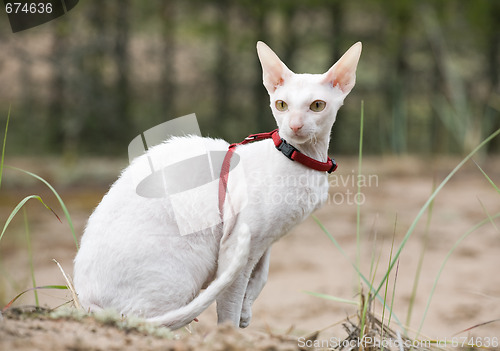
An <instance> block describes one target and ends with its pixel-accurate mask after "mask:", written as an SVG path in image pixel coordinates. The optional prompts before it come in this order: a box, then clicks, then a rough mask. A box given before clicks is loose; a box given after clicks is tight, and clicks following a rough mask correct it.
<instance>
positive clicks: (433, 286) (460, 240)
mask: <svg viewBox="0 0 500 351" xmlns="http://www.w3.org/2000/svg"><path fill="white" fill-rule="evenodd" d="M499 217H500V213H497V214H496V215H494V216H492V217H491V218H486V219H484V220H482V221H481V222H479V223H477V224H476V225H475V226H473V227H472V228H471V229H469V230H468V231H467V232H466V233H465V234H463V235H462V236H461V237H460V238H459V239H458V240H457V241H456V242H455V244H454V245H453V247H452V248H451V249H450V251H448V253H447V254H446V257H445V258H444V260H443V263H441V267H439V270H438V273H437V275H436V279H434V284H433V285H432V289H431V293H430V294H429V298H428V299H427V305H426V306H425V310H424V314H423V316H422V320H421V321H420V326H419V327H418V331H417V335H416V337H415V338H418V336H419V335H420V332H421V331H422V327H423V326H424V321H425V318H426V317H427V312H428V311H429V306H430V304H431V301H432V297H433V296H434V292H435V290H436V287H437V284H438V281H439V278H440V277H441V273H443V270H444V267H445V265H446V263H447V262H448V259H449V258H450V256H451V255H452V253H453V252H454V251H455V249H456V248H457V247H458V246H459V245H460V244H461V243H462V241H464V240H465V239H466V238H467V237H468V236H469V235H470V234H472V233H473V232H474V231H476V230H477V229H479V228H480V227H482V226H483V225H485V224H486V223H489V222H490V221H491V219H492V218H493V219H495V218H499Z"/></svg>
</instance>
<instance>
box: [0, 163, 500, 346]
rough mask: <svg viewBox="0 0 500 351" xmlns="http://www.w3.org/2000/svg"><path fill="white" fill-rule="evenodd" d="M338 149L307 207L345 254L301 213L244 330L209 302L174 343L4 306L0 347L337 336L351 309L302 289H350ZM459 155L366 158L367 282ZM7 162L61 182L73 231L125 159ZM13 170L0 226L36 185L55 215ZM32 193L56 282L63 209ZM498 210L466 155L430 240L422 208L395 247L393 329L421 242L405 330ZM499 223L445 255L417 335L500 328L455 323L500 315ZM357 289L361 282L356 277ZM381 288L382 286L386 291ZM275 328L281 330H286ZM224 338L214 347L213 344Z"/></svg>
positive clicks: (21, 276)
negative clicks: (219, 316)
mask: <svg viewBox="0 0 500 351" xmlns="http://www.w3.org/2000/svg"><path fill="white" fill-rule="evenodd" d="M337 158H338V161H340V164H341V167H340V169H339V170H338V171H337V172H336V173H335V174H334V175H332V176H331V178H330V184H331V194H330V195H331V196H330V203H329V204H328V205H326V206H325V207H323V208H322V209H320V210H319V211H317V212H316V213H315V216H316V217H317V218H318V219H319V221H321V223H322V224H323V225H324V227H325V228H326V229H327V230H328V231H329V232H330V233H331V234H332V235H333V237H334V238H335V239H336V240H337V241H338V243H339V244H340V245H341V247H342V249H343V251H344V252H345V256H344V255H343V254H342V253H341V252H340V251H339V250H338V249H337V248H336V246H335V245H334V244H333V243H332V241H331V240H330V239H329V238H328V237H327V236H326V235H325V234H324V233H323V231H322V229H321V228H320V227H319V226H318V224H317V223H316V222H315V221H314V219H312V218H308V219H306V220H305V221H304V222H303V223H302V224H301V225H299V226H297V227H296V228H295V229H294V230H293V231H292V232H291V233H290V234H289V235H288V236H286V237H285V238H283V239H282V240H281V241H279V242H278V243H276V244H275V245H274V247H273V249H272V259H271V268H270V277H269V281H268V283H267V285H266V287H265V288H264V290H263V292H262V294H261V296H260V297H259V299H258V300H257V301H256V303H255V305H254V308H253V321H252V324H251V325H250V327H249V328H247V329H246V330H243V331H233V330H230V329H228V328H225V329H217V328H215V321H216V317H215V308H214V306H212V307H211V308H209V309H208V310H207V311H206V312H205V313H203V314H202V315H201V316H200V317H199V322H198V323H193V324H195V325H193V326H192V334H191V335H190V336H189V335H188V336H187V339H188V341H186V339H185V338H186V337H185V338H184V339H183V340H181V341H179V340H177V341H168V342H167V341H165V340H162V339H158V338H155V337H151V336H144V335H142V334H141V333H131V332H120V331H117V330H114V329H113V328H112V327H110V326H106V325H104V326H102V325H97V324H94V323H93V322H89V321H88V320H87V321H86V322H75V321H66V320H49V319H47V318H34V319H33V318H29V319H27V320H24V319H19V318H17V317H16V318H14V317H12V316H11V317H8V316H7V315H5V316H4V318H3V321H0V350H8V349H12V347H14V349H19V350H29V349H33V348H39V347H41V348H39V349H44V348H43V347H42V346H39V344H40V345H45V346H47V345H50V347H49V346H47V349H49V348H50V349H61V350H63V349H82V350H83V349H85V350H100V349H128V347H130V349H172V350H177V349H179V350H183V349H198V348H197V346H196V345H198V346H199V345H201V343H203V342H207V340H212V342H214V340H218V341H220V340H222V341H224V340H226V339H231V338H232V339H234V340H237V341H238V342H241V344H238V345H239V346H234V347H233V348H232V349H273V348H274V349H297V348H298V346H297V344H298V341H297V339H298V337H300V336H301V335H306V334H309V333H311V332H314V331H316V330H323V329H324V330H323V331H322V333H321V334H320V336H319V339H328V338H331V337H336V338H343V337H345V336H346V335H345V332H344V331H343V330H342V329H341V326H340V325H336V326H332V327H330V326H331V325H334V324H336V323H337V322H340V321H342V320H344V319H345V318H346V317H347V316H349V315H352V314H354V313H355V312H356V308H357V307H356V306H354V305H349V304H345V303H340V302H336V301H330V300H326V299H322V298H318V297H315V296H311V295H309V294H306V293H305V292H304V291H311V292H316V293H322V294H328V295H333V296H336V297H339V298H343V299H347V300H352V301H358V299H359V294H358V291H359V285H358V278H357V275H356V271H355V269H354V268H353V265H352V263H353V262H355V261H356V251H357V245H356V216H357V206H356V204H355V201H354V200H355V199H354V195H353V194H354V193H355V191H356V184H354V182H355V178H354V174H355V172H357V160H356V159H351V158H343V157H337ZM458 161H459V160H452V159H439V158H434V159H433V160H427V161H424V160H422V159H413V158H398V159H394V158H377V159H368V158H365V160H364V164H363V174H364V175H365V177H364V178H363V179H364V181H365V182H364V183H363V184H362V185H363V186H362V187H361V192H362V193H363V197H362V200H363V203H362V205H361V206H360V210H361V217H360V218H361V220H360V224H361V225H360V239H361V246H360V260H361V268H360V270H361V272H362V273H363V274H364V275H365V276H366V277H367V278H368V279H370V276H371V275H370V266H371V262H375V264H374V265H373V269H372V271H374V272H375V273H374V278H373V279H374V280H373V281H374V285H375V286H378V285H379V284H380V281H381V279H382V277H383V275H384V273H385V271H386V269H387V266H388V260H389V255H390V251H391V243H392V239H393V236H394V240H395V247H398V246H399V245H400V244H401V242H402V241H403V238H404V236H405V234H406V232H407V231H408V228H409V227H410V225H411V223H412V222H413V220H414V219H415V217H416V216H417V214H418V212H419V210H420V208H421V207H422V205H423V204H424V203H425V202H426V200H427V198H428V197H429V195H430V193H431V192H432V189H433V187H434V186H437V185H439V183H440V182H441V181H442V180H443V179H444V178H445V176H446V175H447V174H448V172H449V171H451V170H452V169H453V167H454V166H455V165H456V164H457V163H458ZM478 162H479V163H480V164H481V165H482V167H483V168H484V169H485V171H486V172H487V173H488V175H489V176H490V177H491V179H492V180H493V181H494V182H495V183H496V184H500V160H498V159H483V160H481V161H478ZM11 164H15V165H18V166H21V167H23V168H25V169H28V170H31V171H35V172H38V173H40V175H42V176H44V177H46V178H47V179H48V180H50V181H51V182H52V184H53V185H54V186H55V187H56V188H57V189H59V190H60V192H61V196H62V197H63V199H64V200H65V201H66V204H67V206H68V208H69V211H70V213H71V215H72V218H73V221H74V224H75V228H76V232H77V233H81V232H82V229H83V226H84V224H85V221H86V218H87V217H88V216H89V214H90V213H91V211H92V209H93V208H94V207H95V206H96V205H97V203H98V202H99V200H100V198H101V197H102V195H103V194H104V192H105V191H106V185H104V184H109V182H112V181H113V178H114V177H116V175H117V174H118V169H119V168H120V167H121V166H123V165H124V163H123V162H122V163H120V162H115V163H113V162H108V161H106V160H102V161H95V160H93V161H82V162H81V163H79V164H77V165H76V166H75V168H74V169H73V170H72V171H67V170H66V171H63V170H62V168H61V167H62V166H57V165H54V164H53V163H52V164H51V165H50V166H49V164H48V163H47V162H46V161H45V160H14V161H13V162H11ZM23 177H24V176H21V175H19V174H16V173H15V172H14V171H12V170H8V171H7V173H6V175H5V177H4V179H3V181H2V189H1V190H0V195H1V196H0V218H1V219H2V220H1V222H2V226H3V222H4V221H5V220H6V218H7V217H8V214H9V213H10V211H11V210H12V209H13V208H14V207H15V205H16V203H17V202H19V201H20V200H21V199H22V198H23V197H24V196H26V195H29V194H32V193H38V194H40V195H42V197H43V198H44V200H45V201H46V202H47V203H48V204H49V205H51V206H52V207H54V209H55V210H56V212H57V213H58V214H59V215H60V216H61V217H63V213H62V211H61V210H60V208H59V207H58V205H57V202H56V200H55V198H54V197H53V196H52V195H51V194H50V193H49V192H47V191H46V190H45V189H44V188H43V187H40V186H38V185H37V183H36V182H31V181H26V180H22V178H23ZM31 201H32V202H31V203H30V204H29V205H28V206H27V217H28V219H29V227H30V233H31V236H32V249H33V252H34V266H35V276H36V283H37V285H49V284H64V280H63V278H62V276H61V273H60V272H59V270H58V268H57V267H56V265H55V264H54V263H53V262H52V259H53V258H55V259H57V260H58V261H59V262H60V263H61V264H62V266H63V267H64V269H65V270H66V271H67V272H68V273H71V271H72V259H73V257H74V255H75V252H76V250H75V244H74V242H73V239H72V237H71V235H70V231H69V227H68V224H67V223H66V221H65V220H64V218H63V223H62V224H61V223H59V222H58V221H57V219H55V217H54V216H53V215H52V214H50V212H48V211H45V210H43V208H42V206H41V205H40V204H39V203H37V202H36V200H35V201H33V200H31ZM499 212H500V194H499V193H497V192H496V191H495V189H494V188H493V187H492V186H491V184H490V183H489V182H488V181H487V180H486V178H485V177H484V176H483V175H482V174H481V173H480V171H479V170H478V169H477V168H476V166H475V165H474V164H473V163H468V164H467V165H466V166H465V167H464V168H463V169H462V170H460V171H459V172H458V174H457V175H456V176H455V177H454V178H452V179H451V181H450V182H449V183H448V184H447V185H446V186H445V187H444V188H443V190H442V191H441V192H440V193H439V195H438V196H437V198H436V201H435V204H434V207H433V211H432V217H431V219H430V224H429V230H428V233H429V235H428V240H427V241H425V240H424V237H425V232H426V221H427V213H426V214H424V216H422V219H421V220H420V221H419V222H418V224H417V226H416V228H415V231H414V233H413V234H412V236H411V237H410V238H409V240H408V241H407V243H406V246H405V248H404V249H403V250H402V253H401V256H400V258H399V262H398V266H397V267H398V269H397V276H396V275H395V274H394V273H395V271H396V267H395V269H394V271H393V273H392V274H391V276H390V278H389V285H388V293H387V295H388V300H389V301H390V300H391V299H392V294H393V291H394V305H393V306H394V312H395V317H393V318H392V320H391V327H392V328H393V329H395V330H400V329H401V327H400V326H399V325H398V322H397V320H399V321H400V322H401V323H402V324H405V323H406V322H407V321H408V320H407V318H408V310H409V306H410V299H411V294H412V288H413V284H414V280H415V276H416V269H417V266H418V261H419V257H420V255H421V251H422V247H423V245H424V244H425V243H426V244H425V245H426V250H425V256H424V260H423V265H422V271H421V275H420V281H419V285H418V290H417V294H416V299H415V303H414V307H413V309H412V316H411V320H410V321H409V323H410V327H411V328H412V329H413V330H417V329H419V326H420V324H421V321H422V317H423V314H424V310H425V307H426V304H427V303H428V299H429V296H430V294H431V290H432V288H433V284H434V282H435V281H436V276H437V274H438V271H439V269H440V267H441V265H442V264H443V261H444V260H445V258H446V256H447V253H448V252H449V250H450V249H452V247H453V246H454V245H455V243H457V241H458V240H459V239H460V238H461V236H463V235H464V234H466V233H467V232H468V231H469V230H470V229H471V228H472V227H473V226H474V225H476V224H477V223H479V222H481V221H482V220H484V219H487V218H488V214H489V215H490V216H494V215H495V214H497V213H499ZM18 217H19V218H16V219H15V220H14V221H13V223H12V226H11V227H10V228H9V230H8V232H7V233H6V235H5V237H4V239H2V241H1V242H0V284H1V285H0V303H2V304H5V303H6V302H7V301H9V300H10V299H11V298H13V297H14V296H15V295H16V294H17V293H19V292H21V291H23V290H24V289H27V288H29V287H30V286H31V278H30V271H29V258H28V257H29V255H28V253H27V248H26V238H25V229H24V222H23V220H22V213H20V214H19V215H18ZM499 227H500V220H499V219H493V220H492V221H486V223H485V224H484V225H483V226H482V227H481V228H479V229H477V230H475V231H474V232H472V233H471V234H470V235H469V236H467V237H466V238H465V239H464V240H463V241H462V242H461V243H460V245H459V246H458V247H457V248H456V250H455V251H454V252H453V253H452V255H451V256H450V257H449V260H448V261H447V263H446V265H445V266H444V269H443V271H442V274H441V276H440V278H439V280H438V282H437V285H436V287H435V293H434V295H433V297H432V300H431V302H430V307H429V310H428V312H427V316H426V318H425V320H424V322H423V327H422V334H423V335H425V336H428V337H430V338H432V339H435V340H438V341H439V340H451V338H453V337H455V338H464V337H467V338H476V340H486V339H488V338H489V339H491V340H493V339H494V338H497V340H498V338H500V321H497V322H492V323H489V324H486V325H484V326H481V327H477V328H474V329H472V330H470V331H467V332H461V331H463V330H465V329H467V328H470V327H473V326H475V325H477V324H480V323H485V322H489V321H493V320H496V319H500V275H499V274H498V269H499V267H500V231H499V229H498V228H499ZM394 284H395V287H394ZM384 288H385V286H384ZM393 289H394V290H393ZM364 291H367V290H366V286H365V288H364ZM381 293H382V296H383V294H384V289H382V291H381ZM39 297H40V302H41V304H42V305H47V306H50V307H56V306H58V305H60V304H63V303H64V302H66V301H68V300H69V299H70V296H69V294H67V293H66V292H65V291H55V290H41V291H40V292H39ZM33 303H34V300H33V293H31V292H30V293H28V294H26V295H25V297H23V298H21V299H20V300H18V301H16V303H15V305H16V306H21V305H29V304H33ZM374 309H375V313H376V314H381V313H382V305H381V304H380V303H375V307H374ZM385 319H386V320H387V313H386V314H385ZM96 325H97V326H96ZM457 333H458V334H457ZM285 334H287V335H288V336H286V337H285V336H284V335H285ZM410 334H412V332H410ZM290 338H291V340H292V341H290ZM445 338H446V339H445ZM481 338H482V339H481ZM111 339H112V340H111ZM40 340H42V341H40ZM82 340H86V341H85V342H83V341H82ZM189 340H191V341H189ZM460 340H463V339H460ZM63 341H64V342H63ZM222 341H221V342H222ZM38 343H39V344H38ZM190 343H191V344H190ZM252 343H253V344H252ZM257 344H258V345H259V346H258V347H257V346H256V345H257ZM35 345H38V346H36V347H35ZM75 345H80V346H81V347H80V346H78V347H77V346H75ZM82 345H83V346H82ZM167 345H168V347H167ZM189 345H191V346H189ZM193 345H195V346H193ZM205 345H206V344H205ZM248 345H251V346H248ZM269 345H271V346H269ZM218 347H219V348H218ZM224 348H225V346H221V345H219V346H213V347H212V349H224Z"/></svg>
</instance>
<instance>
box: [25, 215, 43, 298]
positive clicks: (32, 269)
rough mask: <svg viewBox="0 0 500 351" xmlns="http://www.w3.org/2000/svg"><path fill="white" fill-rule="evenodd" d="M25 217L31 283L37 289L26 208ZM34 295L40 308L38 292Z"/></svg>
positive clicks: (35, 291) (34, 292)
mask: <svg viewBox="0 0 500 351" xmlns="http://www.w3.org/2000/svg"><path fill="white" fill-rule="evenodd" d="M23 217H24V229H25V232H26V243H27V244H28V258H29V264H30V271H31V282H32V283H33V288H35V287H36V279H35V267H34V265H33V250H32V249H31V238H30V227H29V222H28V215H27V214H26V208H25V207H23ZM33 294H34V295H35V304H36V306H37V307H38V306H40V301H39V300H38V291H37V290H36V289H35V290H33Z"/></svg>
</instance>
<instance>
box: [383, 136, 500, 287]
mask: <svg viewBox="0 0 500 351" xmlns="http://www.w3.org/2000/svg"><path fill="white" fill-rule="evenodd" d="M499 134H500V129H498V130H497V131H495V132H494V133H493V134H491V135H490V136H489V137H488V138H486V139H485V140H483V141H482V142H481V143H480V144H479V145H478V146H476V147H475V148H474V150H472V151H471V152H470V153H469V154H468V155H467V156H466V157H465V158H464V159H463V160H462V161H461V162H460V163H459V164H458V165H457V166H456V167H455V168H454V169H453V170H452V171H451V172H450V173H449V174H448V175H447V176H446V178H445V179H444V180H443V181H442V182H441V184H439V186H438V187H437V188H436V190H434V192H433V193H432V195H431V196H430V197H429V198H428V199H427V202H426V203H425V204H424V205H423V206H422V208H421V209H420V211H419V212H418V214H417V216H416V217H415V219H414V220H413V223H412V224H411V226H410V228H409V229H408V231H407V232H406V235H405V236H404V238H403V240H402V241H401V244H400V245H399V248H398V250H397V251H396V255H395V256H394V258H393V260H392V262H391V265H390V266H389V269H388V270H387V273H386V274H385V276H384V278H383V279H382V281H381V282H380V285H379V286H378V288H377V290H376V293H377V294H378V292H379V291H380V289H381V288H382V287H383V286H384V283H385V280H386V279H388V277H389V274H390V273H391V271H392V269H393V268H394V265H395V264H396V262H397V260H398V258H399V256H400V255H401V252H402V250H403V248H404V247H405V245H406V242H407V241H408V239H409V238H410V236H411V235H412V234H413V231H414V230H415V227H416V226H417V223H418V222H419V221H420V218H421V217H422V216H423V214H424V213H425V211H426V210H427V208H428V207H429V206H430V204H431V203H432V201H434V199H435V198H436V196H437V194H438V193H439V192H440V191H441V189H442V188H443V187H444V186H445V185H446V183H448V181H449V180H450V179H451V178H452V177H453V176H454V175H455V173H457V172H458V170H459V169H460V168H462V166H463V165H464V164H465V163H466V162H467V161H469V160H470V159H471V158H472V156H473V155H474V154H475V153H476V152H478V151H479V150H480V149H481V148H482V147H483V146H485V145H486V144H488V143H489V142H490V141H491V140H492V139H493V138H495V137H496V136H497V135H499Z"/></svg>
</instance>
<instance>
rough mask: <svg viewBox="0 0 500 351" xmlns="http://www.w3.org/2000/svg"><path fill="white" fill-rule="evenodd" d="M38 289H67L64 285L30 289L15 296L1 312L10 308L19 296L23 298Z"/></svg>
mask: <svg viewBox="0 0 500 351" xmlns="http://www.w3.org/2000/svg"><path fill="white" fill-rule="evenodd" d="M40 289H57V290H67V289H68V287H67V286H66V285H44V286H37V287H34V288H31V289H27V290H24V291H23V292H22V293H19V294H17V295H16V297H14V298H13V299H12V300H10V301H9V303H8V304H7V305H5V307H4V308H2V312H3V311H5V310H7V309H8V308H10V307H11V306H12V304H13V303H14V302H16V301H17V299H19V298H20V297H21V296H23V295H24V294H26V293H27V292H30V291H32V290H40Z"/></svg>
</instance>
